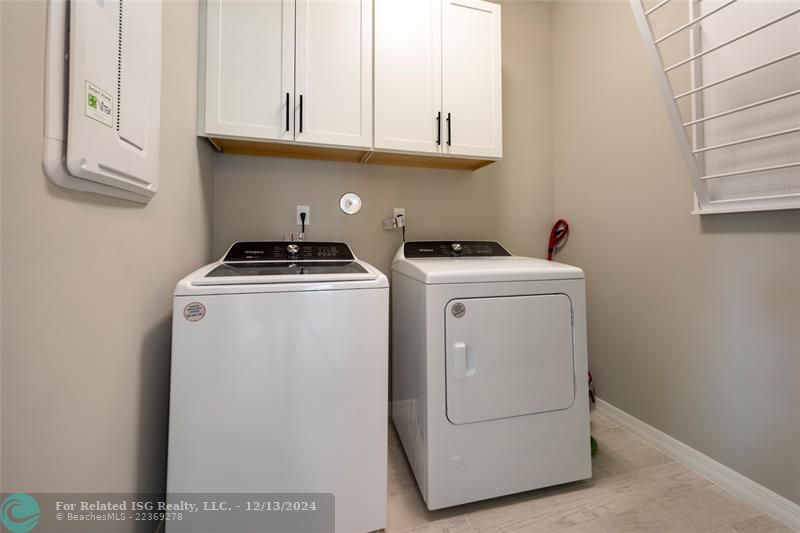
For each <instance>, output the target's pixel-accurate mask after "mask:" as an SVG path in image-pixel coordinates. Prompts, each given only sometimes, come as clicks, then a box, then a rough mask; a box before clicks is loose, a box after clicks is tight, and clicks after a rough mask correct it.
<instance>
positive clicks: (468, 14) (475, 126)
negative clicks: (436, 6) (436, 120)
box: [442, 0, 503, 158]
mask: <svg viewBox="0 0 800 533" xmlns="http://www.w3.org/2000/svg"><path fill="white" fill-rule="evenodd" d="M501 69H502V62H501V49H500V6H499V5H497V4H493V3H490V2H484V1H480V0H443V9H442V100H443V103H444V109H443V113H444V129H445V133H444V137H445V153H448V154H450V155H465V156H475V157H487V158H500V157H502V155H503V114H502V92H503V91H502V81H501V79H502V75H501Z"/></svg>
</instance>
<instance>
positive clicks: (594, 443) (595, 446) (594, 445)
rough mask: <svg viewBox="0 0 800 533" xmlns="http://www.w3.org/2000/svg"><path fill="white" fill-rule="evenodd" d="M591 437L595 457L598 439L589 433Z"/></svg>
mask: <svg viewBox="0 0 800 533" xmlns="http://www.w3.org/2000/svg"><path fill="white" fill-rule="evenodd" d="M589 439H590V440H591V443H592V456H593V457H594V455H595V454H596V453H597V441H596V440H594V437H592V436H591V435H589Z"/></svg>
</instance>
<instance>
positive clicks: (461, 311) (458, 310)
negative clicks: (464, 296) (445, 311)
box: [450, 302, 467, 318]
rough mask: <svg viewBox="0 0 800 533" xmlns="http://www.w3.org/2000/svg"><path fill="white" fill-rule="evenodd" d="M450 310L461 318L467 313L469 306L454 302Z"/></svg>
mask: <svg viewBox="0 0 800 533" xmlns="http://www.w3.org/2000/svg"><path fill="white" fill-rule="evenodd" d="M450 312H451V313H453V316H454V317H456V318H461V317H462V316H464V315H466V314H467V306H466V305H464V304H462V303H461V302H456V303H454V304H453V307H451V308H450Z"/></svg>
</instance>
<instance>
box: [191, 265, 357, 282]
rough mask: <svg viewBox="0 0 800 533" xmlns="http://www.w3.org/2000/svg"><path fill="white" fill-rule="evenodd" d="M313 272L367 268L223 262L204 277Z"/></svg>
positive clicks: (332, 273) (343, 272)
mask: <svg viewBox="0 0 800 533" xmlns="http://www.w3.org/2000/svg"><path fill="white" fill-rule="evenodd" d="M314 274H317V275H319V274H323V275H325V274H327V275H338V274H367V270H366V269H365V268H364V267H363V266H361V265H360V264H358V263H356V262H349V263H344V262H334V261H297V262H291V261H274V262H273V261H270V262H258V263H256V262H253V263H223V264H221V265H219V266H217V267H216V268H214V269H213V270H212V271H211V272H209V273H208V274H206V275H205V278H232V277H254V276H301V275H314Z"/></svg>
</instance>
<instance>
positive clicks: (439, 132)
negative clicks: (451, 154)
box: [436, 111, 442, 146]
mask: <svg viewBox="0 0 800 533" xmlns="http://www.w3.org/2000/svg"><path fill="white" fill-rule="evenodd" d="M440 144H442V112H441V111H439V112H438V113H436V146H439V145H440Z"/></svg>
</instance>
